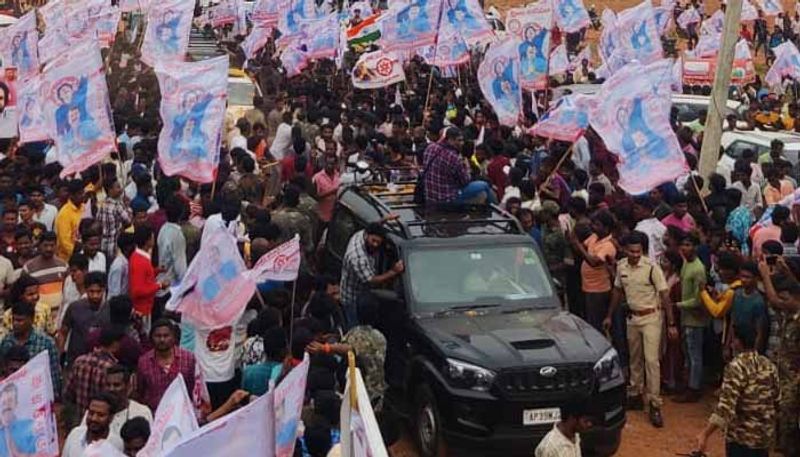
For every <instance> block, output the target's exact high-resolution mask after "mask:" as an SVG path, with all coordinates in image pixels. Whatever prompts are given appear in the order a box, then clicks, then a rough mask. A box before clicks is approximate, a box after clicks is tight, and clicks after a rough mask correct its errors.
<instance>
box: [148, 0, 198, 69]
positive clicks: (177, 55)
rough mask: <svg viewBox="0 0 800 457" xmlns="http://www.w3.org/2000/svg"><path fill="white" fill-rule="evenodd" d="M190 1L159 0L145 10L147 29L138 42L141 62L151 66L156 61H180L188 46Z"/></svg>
mask: <svg viewBox="0 0 800 457" xmlns="http://www.w3.org/2000/svg"><path fill="white" fill-rule="evenodd" d="M193 13H194V2H193V1H191V0H163V1H160V2H158V3H153V4H152V5H151V6H150V9H149V10H148V11H147V28H146V29H145V32H144V40H143V41H142V48H141V53H142V62H144V63H146V64H147V65H150V66H151V67H155V66H156V64H157V63H159V62H170V63H174V62H181V61H183V60H184V58H185V56H186V50H187V49H188V48H189V30H190V29H191V27H192V14H193Z"/></svg>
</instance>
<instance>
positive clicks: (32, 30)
mask: <svg viewBox="0 0 800 457" xmlns="http://www.w3.org/2000/svg"><path fill="white" fill-rule="evenodd" d="M0 41H2V44H0V46H2V55H3V62H4V66H6V67H16V68H17V76H18V77H19V79H20V80H22V81H24V80H26V79H28V78H31V77H33V76H36V75H38V74H39V52H38V48H39V32H38V31H37V30H36V12H35V11H31V12H30V13H28V14H26V15H24V16H22V17H21V18H19V20H18V21H17V22H16V23H15V24H14V25H12V26H10V27H8V28H7V29H5V30H3V31H2V39H1V40H0Z"/></svg>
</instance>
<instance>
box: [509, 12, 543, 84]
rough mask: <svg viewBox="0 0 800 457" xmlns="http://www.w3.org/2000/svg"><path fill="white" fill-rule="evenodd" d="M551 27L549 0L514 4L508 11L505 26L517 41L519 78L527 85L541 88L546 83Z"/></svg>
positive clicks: (521, 82)
mask: <svg viewBox="0 0 800 457" xmlns="http://www.w3.org/2000/svg"><path fill="white" fill-rule="evenodd" d="M552 27H553V10H552V9H551V4H550V2H549V1H540V2H537V3H533V4H531V5H528V6H526V7H523V8H512V9H510V10H509V11H508V13H506V29H507V30H508V32H509V33H510V34H511V35H513V36H514V38H515V41H516V43H517V45H516V49H515V51H516V55H517V59H518V60H519V68H520V70H519V73H520V75H519V78H520V84H521V86H522V87H523V88H524V89H527V90H539V89H544V88H545V86H546V85H547V72H548V60H549V59H550V52H549V50H550V32H551V29H552Z"/></svg>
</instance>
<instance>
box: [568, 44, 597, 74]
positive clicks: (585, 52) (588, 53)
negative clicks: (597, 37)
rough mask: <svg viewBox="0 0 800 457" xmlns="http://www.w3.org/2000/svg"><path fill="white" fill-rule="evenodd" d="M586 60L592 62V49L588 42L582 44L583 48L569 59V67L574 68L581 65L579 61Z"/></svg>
mask: <svg viewBox="0 0 800 457" xmlns="http://www.w3.org/2000/svg"><path fill="white" fill-rule="evenodd" d="M584 60H585V61H587V62H589V63H591V62H592V49H591V48H590V46H589V44H587V45H586V46H584V48H583V49H581V51H580V52H579V53H578V54H577V55H576V56H575V57H574V58H572V59H570V61H569V68H571V69H575V68H578V67H580V66H581V62H583V61H584Z"/></svg>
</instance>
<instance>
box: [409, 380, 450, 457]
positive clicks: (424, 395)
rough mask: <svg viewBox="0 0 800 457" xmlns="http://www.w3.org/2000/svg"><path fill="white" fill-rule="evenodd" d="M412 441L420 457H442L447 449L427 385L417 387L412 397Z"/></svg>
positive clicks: (437, 412) (438, 417)
mask: <svg viewBox="0 0 800 457" xmlns="http://www.w3.org/2000/svg"><path fill="white" fill-rule="evenodd" d="M413 421H414V439H415V441H416V443H417V448H418V449H419V453H420V455H421V456H422V457H444V456H446V455H447V447H446V445H445V442H444V437H443V436H442V433H443V432H442V422H441V416H440V415H439V407H438V406H437V405H436V397H434V395H433V392H431V389H430V387H428V385H427V384H420V385H419V386H417V392H416V395H415V396H414V416H413Z"/></svg>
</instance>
